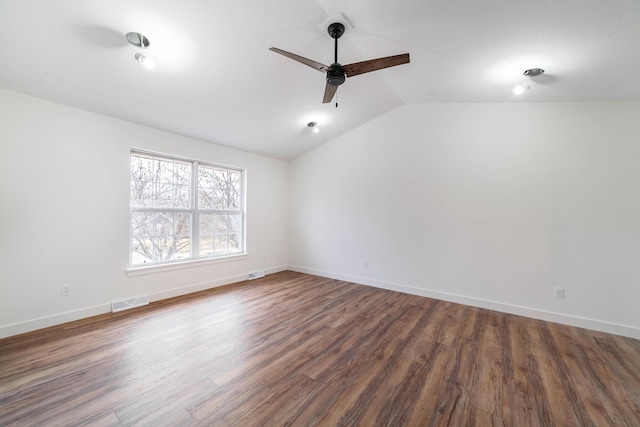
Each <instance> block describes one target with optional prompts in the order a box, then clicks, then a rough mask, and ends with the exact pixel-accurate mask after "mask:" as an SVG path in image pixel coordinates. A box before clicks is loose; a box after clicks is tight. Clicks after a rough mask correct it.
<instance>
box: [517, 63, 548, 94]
mask: <svg viewBox="0 0 640 427" xmlns="http://www.w3.org/2000/svg"><path fill="white" fill-rule="evenodd" d="M542 74H544V70H543V69H542V68H530V69H528V70H524V72H523V73H522V75H523V76H525V77H535V76H539V75H542ZM530 88H531V85H529V83H527V82H522V83H520V84H519V85H518V86H516V87H514V88H513V93H514V94H515V95H522V94H523V93H525V92H526V91H528V90H529V89H530Z"/></svg>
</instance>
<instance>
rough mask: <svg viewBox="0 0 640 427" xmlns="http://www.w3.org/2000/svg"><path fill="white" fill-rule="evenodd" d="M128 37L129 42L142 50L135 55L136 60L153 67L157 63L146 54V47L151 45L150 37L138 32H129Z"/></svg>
mask: <svg viewBox="0 0 640 427" xmlns="http://www.w3.org/2000/svg"><path fill="white" fill-rule="evenodd" d="M126 38H127V41H128V42H129V43H131V44H132V45H134V46H136V47H139V48H140V52H136V54H135V55H134V58H135V59H136V61H138V62H139V63H141V64H142V65H144V66H145V67H147V68H149V69H151V68H153V67H154V65H155V64H154V63H153V60H151V59H150V58H149V57H147V56H146V55H145V54H144V49H146V48H148V47H149V46H150V45H151V42H150V41H149V39H148V38H147V37H146V36H145V35H143V34H140V33H136V32H129V33H127V35H126Z"/></svg>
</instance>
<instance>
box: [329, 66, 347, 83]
mask: <svg viewBox="0 0 640 427" xmlns="http://www.w3.org/2000/svg"><path fill="white" fill-rule="evenodd" d="M345 80H346V77H345V74H344V68H343V67H342V65H340V64H338V63H335V64H331V66H330V67H329V69H328V70H327V83H328V84H330V85H331V86H340V85H341V84H342V83H344V81H345Z"/></svg>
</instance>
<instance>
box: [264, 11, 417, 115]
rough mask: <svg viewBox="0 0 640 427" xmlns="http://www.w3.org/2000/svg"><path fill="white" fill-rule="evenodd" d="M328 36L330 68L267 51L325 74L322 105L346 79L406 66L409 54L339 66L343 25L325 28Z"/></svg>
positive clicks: (279, 51)
mask: <svg viewBox="0 0 640 427" xmlns="http://www.w3.org/2000/svg"><path fill="white" fill-rule="evenodd" d="M327 31H328V32H329V35H330V36H331V38H333V39H334V41H335V61H334V63H333V64H331V65H330V66H326V65H324V64H321V63H320V62H316V61H313V60H311V59H307V58H304V57H302V56H299V55H296V54H295V53H291V52H287V51H285V50H282V49H278V48H277V47H271V48H269V50H271V51H273V52H276V53H279V54H281V55H284V56H286V57H288V58H291V59H293V60H295V61H298V62H300V63H302V64H304V65H307V66H309V67H311V68H313V69H316V70H318V71H320V72H321V73H324V72H326V73H327V85H326V86H325V89H324V98H323V99H322V102H323V103H325V104H326V103H328V102H331V100H332V99H333V96H334V95H335V93H336V91H337V90H338V86H340V85H341V84H342V83H344V81H345V79H346V78H347V77H353V76H357V75H358V74H364V73H369V72H371V71H377V70H381V69H383V68H388V67H394V66H396V65H402V64H408V63H409V54H408V53H404V54H402V55H394V56H387V57H384V58H377V59H371V60H369V61H362V62H355V63H353V64H348V65H341V64H340V63H339V62H338V39H339V38H340V37H341V36H342V35H343V34H344V25H343V24H341V23H339V22H334V23H333V24H331V25H329V28H327ZM336 105H337V104H336Z"/></svg>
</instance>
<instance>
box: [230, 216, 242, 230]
mask: <svg viewBox="0 0 640 427" xmlns="http://www.w3.org/2000/svg"><path fill="white" fill-rule="evenodd" d="M241 231H242V215H241V214H229V232H230V233H240V232H241Z"/></svg>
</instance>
